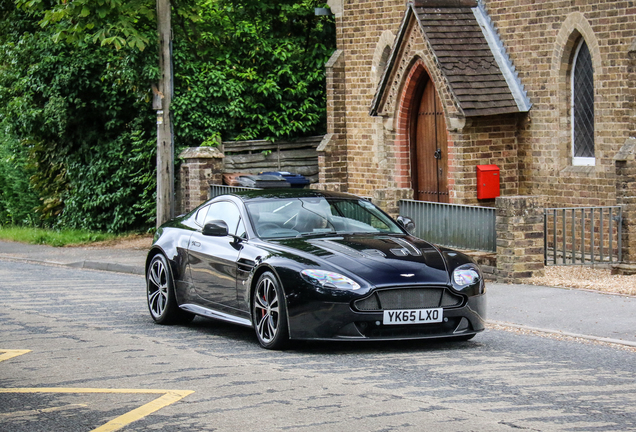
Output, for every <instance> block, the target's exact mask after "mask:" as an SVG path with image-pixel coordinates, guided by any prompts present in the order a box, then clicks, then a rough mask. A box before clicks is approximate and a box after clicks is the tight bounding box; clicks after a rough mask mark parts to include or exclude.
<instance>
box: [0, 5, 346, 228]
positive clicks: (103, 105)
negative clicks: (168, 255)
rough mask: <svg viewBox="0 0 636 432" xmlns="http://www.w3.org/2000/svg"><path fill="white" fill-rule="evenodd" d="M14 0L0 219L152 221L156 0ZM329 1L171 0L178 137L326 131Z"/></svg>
mask: <svg viewBox="0 0 636 432" xmlns="http://www.w3.org/2000/svg"><path fill="white" fill-rule="evenodd" d="M16 3H17V4H18V5H19V8H16V6H15V4H14V3H13V2H11V1H9V0H0V127H1V128H2V130H3V134H4V137H3V138H1V139H0V141H1V142H0V185H1V186H2V188H3V189H2V193H1V194H0V223H26V224H37V223H39V224H46V225H50V226H64V227H67V228H81V229H91V230H101V231H111V232H121V231H127V230H138V229H145V228H149V227H152V226H153V225H154V218H155V189H156V125H155V118H156V116H155V113H154V111H153V110H152V108H151V98H152V92H151V90H150V89H151V85H152V84H153V83H156V82H157V81H158V69H157V64H158V59H157V51H158V50H157V49H156V46H154V47H152V45H151V44H152V43H154V41H156V40H157V37H156V21H155V20H156V17H155V14H154V8H155V0H131V1H128V2H125V1H119V0H117V1H112V0H99V1H93V0H74V1H68V2H67V1H64V2H58V1H49V0H17V1H16ZM323 4H324V3H323V2H319V1H314V0H277V1H259V0H240V1H237V0H173V1H172V5H173V13H172V17H173V34H174V42H173V45H174V46H173V61H174V71H175V79H174V85H175V87H174V99H173V106H172V112H173V117H174V132H175V147H176V148H177V151H179V150H180V149H181V148H184V147H193V146H199V145H215V144H216V143H217V142H218V141H219V140H220V139H224V140H228V139H272V140H273V139H280V138H295V137H301V136H307V135H314V134H320V133H324V131H325V129H326V120H325V119H326V102H325V74H324V64H325V62H326V61H327V60H328V58H329V56H330V55H331V53H332V52H333V50H334V49H335V35H334V23H333V19H332V18H328V17H316V16H315V15H314V8H315V7H319V6H322V5H323ZM147 46H151V47H152V48H153V49H144V48H147ZM34 207H36V210H35V211H34V210H33V208H34Z"/></svg>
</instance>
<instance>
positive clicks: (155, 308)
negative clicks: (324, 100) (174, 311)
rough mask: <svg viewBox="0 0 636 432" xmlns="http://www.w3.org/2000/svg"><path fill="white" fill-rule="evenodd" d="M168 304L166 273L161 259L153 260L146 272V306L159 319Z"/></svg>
mask: <svg viewBox="0 0 636 432" xmlns="http://www.w3.org/2000/svg"><path fill="white" fill-rule="evenodd" d="M167 304H168V273H167V271H166V266H165V264H164V262H163V261H162V260H161V259H157V258H155V259H154V260H153V261H152V263H151V264H150V271H149V272H148V306H149V308H150V313H151V314H152V315H153V317H155V318H160V317H161V316H162V315H163V313H164V311H165V309H166V306H167Z"/></svg>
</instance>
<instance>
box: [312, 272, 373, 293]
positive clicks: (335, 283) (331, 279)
mask: <svg viewBox="0 0 636 432" xmlns="http://www.w3.org/2000/svg"><path fill="white" fill-rule="evenodd" d="M300 274H301V275H302V276H303V278H304V279H305V280H306V281H307V282H309V283H311V284H314V285H319V286H321V287H324V288H337V289H344V290H357V289H359V288H360V285H358V283H357V282H356V281H354V280H352V279H350V278H348V277H346V276H343V275H341V274H339V273H334V272H330V271H326V270H303V271H302V272H300Z"/></svg>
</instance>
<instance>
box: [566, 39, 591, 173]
mask: <svg viewBox="0 0 636 432" xmlns="http://www.w3.org/2000/svg"><path fill="white" fill-rule="evenodd" d="M571 92H572V165H587V166H593V165H595V163H596V160H595V157H594V68H593V66H592V56H591V55H590V50H589V49H588V47H587V44H586V43H585V40H584V39H583V38H581V41H580V42H579V44H578V46H577V48H576V52H575V54H574V59H573V63H572V85H571Z"/></svg>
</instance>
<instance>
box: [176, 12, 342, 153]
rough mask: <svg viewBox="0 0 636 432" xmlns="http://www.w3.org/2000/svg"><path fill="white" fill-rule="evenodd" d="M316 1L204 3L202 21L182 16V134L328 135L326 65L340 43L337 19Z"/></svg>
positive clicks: (183, 138) (201, 137) (186, 139)
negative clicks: (320, 10)
mask: <svg viewBox="0 0 636 432" xmlns="http://www.w3.org/2000/svg"><path fill="white" fill-rule="evenodd" d="M320 5H322V2H319V1H314V0H302V1H293V0H281V1H277V2H263V1H231V0H214V1H210V0H208V1H203V2H201V4H200V10H201V17H200V20H199V21H198V22H196V23H192V22H191V21H190V22H188V21H186V20H183V19H177V20H176V23H175V28H176V29H178V33H177V34H179V35H181V37H179V38H177V40H176V43H175V45H176V46H175V50H174V62H175V98H174V105H173V112H174V114H175V134H176V136H177V140H178V144H179V145H183V146H198V145H199V144H201V143H202V142H205V141H206V140H208V139H209V138H210V136H211V135H213V134H214V133H219V134H221V136H222V137H223V139H226V140H228V139H264V138H270V139H276V138H293V137H300V136H307V135H311V134H319V133H324V131H325V130H326V100H325V86H326V85H325V74H324V64H325V63H326V62H327V60H328V59H329V56H330V55H331V54H332V53H333V51H334V49H335V33H334V31H335V29H334V23H333V20H332V19H330V18H325V17H320V18H319V17H316V16H315V15H314V8H315V7H317V6H320Z"/></svg>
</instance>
